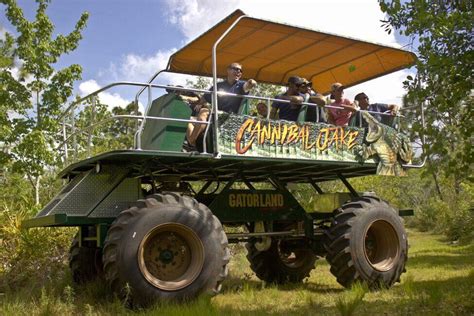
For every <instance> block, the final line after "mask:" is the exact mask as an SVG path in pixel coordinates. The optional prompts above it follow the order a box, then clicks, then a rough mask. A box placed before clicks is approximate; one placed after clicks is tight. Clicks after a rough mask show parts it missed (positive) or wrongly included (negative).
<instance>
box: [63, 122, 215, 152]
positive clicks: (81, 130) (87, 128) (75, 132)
mask: <svg viewBox="0 0 474 316" xmlns="http://www.w3.org/2000/svg"><path fill="white" fill-rule="evenodd" d="M115 119H137V120H140V119H141V120H144V119H149V120H155V121H169V122H183V123H199V124H208V123H207V122H204V121H197V120H191V119H177V118H171V117H161V116H158V117H157V116H144V115H114V116H111V117H108V118H106V119H103V120H101V121H99V122H97V123H94V124H91V125H88V126H87V127H86V128H84V129H78V130H76V131H74V132H73V133H71V134H70V135H69V136H68V137H67V138H66V139H65V140H63V142H62V143H60V145H58V146H57V147H56V150H57V149H59V148H61V146H63V145H64V144H65V143H66V142H67V141H68V140H69V139H70V138H71V137H73V136H76V135H79V134H82V133H83V132H84V131H86V130H90V129H91V128H93V127H96V126H98V125H101V124H104V123H106V122H109V121H113V120H115ZM134 147H135V148H136V144H134Z"/></svg>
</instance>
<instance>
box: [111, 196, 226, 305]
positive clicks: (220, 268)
mask: <svg viewBox="0 0 474 316" xmlns="http://www.w3.org/2000/svg"><path fill="white" fill-rule="evenodd" d="M103 261H104V271H105V277H106V280H107V281H108V283H109V284H110V285H111V287H112V289H113V290H115V292H117V293H119V294H121V295H122V296H126V297H128V298H129V299H130V300H131V303H132V304H133V305H139V306H147V305H149V304H152V303H154V302H156V301H160V300H175V301H176V300H177V301H182V300H189V299H193V298H195V297H197V296H198V295H200V294H202V293H211V294H214V293H217V292H219V290H220V287H221V283H222V281H223V280H224V278H225V277H226V275H227V267H226V265H227V263H228V261H229V251H228V248H227V237H226V235H225V233H224V231H223V228H222V225H221V223H220V222H219V220H218V219H217V218H216V217H215V216H214V215H213V214H212V213H211V211H210V210H209V209H208V208H207V207H206V206H205V205H203V204H200V203H198V202H197V201H196V200H194V199H192V198H190V197H187V196H180V195H177V194H166V195H161V194H157V195H154V196H152V197H150V198H147V199H146V200H143V201H139V202H138V203H137V205H136V206H134V207H132V208H130V209H128V210H126V211H123V212H122V213H121V214H120V215H119V216H118V217H117V219H116V220H115V221H114V223H113V224H112V225H111V227H110V229H109V232H108V234H107V238H106V241H105V246H104V256H103Z"/></svg>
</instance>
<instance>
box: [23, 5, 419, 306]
mask: <svg viewBox="0 0 474 316" xmlns="http://www.w3.org/2000/svg"><path fill="white" fill-rule="evenodd" d="M415 58H416V56H415V55H414V54H412V53H410V52H407V51H404V50H401V49H398V48H393V47H389V46H384V45H379V44H374V43H370V42H366V41H361V40H356V39H353V38H347V37H342V36H338V35H334V34H327V33H322V32H318V31H314V30H309V29H303V28H300V27H295V26H290V25H286V24H281V23H276V22H272V21H266V20H263V19H258V18H254V17H250V16H247V15H245V14H244V13H243V12H242V11H240V10H237V11H235V12H234V13H232V14H231V15H229V16H228V17H226V18H225V19H224V20H222V21H221V22H219V23H218V24H217V25H215V26H214V27H212V28H211V29H210V30H208V31H207V32H206V33H204V34H203V35H201V36H200V37H198V38H197V39H195V40H194V41H192V42H191V43H189V44H188V45H186V46H185V47H184V48H182V49H181V50H179V51H177V52H175V53H174V54H173V55H172V56H171V57H170V59H169V63H168V66H167V68H166V69H164V70H161V71H158V72H157V73H156V74H155V75H154V76H153V77H152V78H151V79H150V80H149V81H148V82H147V83H136V82H118V83H114V84H111V85H109V86H106V87H104V88H102V89H100V90H98V91H96V92H94V93H92V94H91V95H89V96H87V97H84V98H82V99H80V100H78V101H76V102H74V103H73V104H72V105H71V106H69V107H68V108H67V109H66V110H65V112H64V115H63V119H64V141H63V142H62V143H61V144H60V145H59V146H58V150H62V152H63V156H64V163H65V168H64V169H63V170H62V171H61V172H60V174H59V176H60V177H62V178H63V179H64V181H65V186H64V187H63V188H62V190H61V191H60V192H59V193H58V194H57V195H56V197H55V198H54V199H52V200H51V201H50V202H49V203H48V204H47V205H46V206H45V207H44V209H43V210H41V211H40V212H39V213H38V214H37V215H36V216H35V217H34V218H31V219H29V220H26V221H25V222H24V223H23V226H24V227H26V228H31V227H59V226H76V227H78V228H79V230H78V233H77V235H76V236H75V238H74V240H73V241H72V245H71V249H70V267H71V270H72V276H73V279H74V281H76V282H84V281H88V280H92V279H94V278H104V279H105V280H106V281H107V283H108V284H109V285H110V287H111V289H113V290H114V291H115V292H116V293H117V294H119V295H121V294H122V293H124V289H126V288H127V289H129V290H128V292H127V297H128V298H129V299H130V300H131V302H132V303H133V304H137V305H141V306H146V305H148V304H150V303H153V302H156V301H160V300H169V299H171V300H177V301H182V300H188V299H192V298H195V297H196V296H198V295H200V294H202V293H218V292H219V290H220V289H221V286H222V282H224V280H225V278H226V276H227V274H228V267H227V264H228V263H229V260H230V259H231V258H230V252H229V248H228V244H229V243H234V242H245V243H246V248H247V251H248V255H247V258H248V261H249V263H250V267H251V269H252V270H253V271H254V272H255V274H256V276H257V277H258V278H260V279H261V280H263V281H266V282H272V283H279V284H282V283H286V282H301V281H302V280H303V279H305V278H306V277H308V275H309V273H310V271H311V270H312V269H313V268H314V266H315V262H316V259H317V258H318V257H325V258H326V260H327V261H328V262H329V264H330V266H331V273H332V274H333V275H334V276H335V277H336V278H337V281H338V282H339V283H340V284H341V285H343V286H344V287H349V286H351V284H353V283H354V282H358V281H360V282H365V283H367V284H368V286H369V287H370V288H378V287H390V286H391V285H393V284H394V283H395V282H397V281H399V280H400V275H401V274H402V273H403V272H404V271H405V263H406V261H407V256H408V244H407V234H406V232H405V229H404V226H403V222H402V220H401V218H400V216H403V215H409V213H410V212H411V210H398V209H396V208H394V207H393V206H391V205H389V204H388V203H387V202H386V201H384V200H383V199H382V198H381V197H377V196H375V194H374V193H360V192H358V191H357V190H355V189H354V188H353V187H352V186H351V184H350V183H349V181H348V179H350V178H353V177H361V176H368V175H375V174H384V175H392V176H401V175H403V173H404V172H405V170H406V169H408V168H419V167H420V166H421V164H420V165H415V164H413V163H412V161H414V158H413V150H412V147H411V143H410V140H409V139H408V138H407V137H406V136H405V135H404V134H403V133H402V132H400V129H399V127H400V125H401V124H399V123H398V124H395V125H393V126H388V125H385V124H381V123H380V122H379V121H377V120H375V119H374V118H373V117H372V116H371V115H370V114H371V113H370V112H368V111H359V112H358V115H361V116H363V118H364V119H365V120H366V122H367V123H368V124H367V125H368V126H367V127H360V126H334V125H330V124H326V123H320V122H306V121H305V120H304V111H305V110H306V109H307V108H308V107H311V106H316V105H315V104H312V103H303V106H302V107H301V108H302V110H301V111H302V113H303V114H302V115H300V116H301V117H303V119H302V120H301V119H299V120H298V121H297V122H289V121H284V120H273V119H270V118H269V116H268V115H267V117H257V116H252V115H249V112H248V110H249V106H250V105H252V102H257V101H260V102H266V103H267V105H268V109H269V108H270V104H271V102H273V101H274V99H272V98H269V97H262V96H256V95H246V96H239V97H241V98H242V100H243V101H242V106H241V109H240V111H239V113H238V114H229V113H221V112H219V111H217V109H218V105H217V102H218V98H217V95H218V92H217V90H216V89H214V91H212V92H211V91H209V90H202V89H193V88H184V87H175V88H174V90H172V91H170V90H169V86H166V85H160V84H154V83H153V82H154V80H155V78H156V77H157V76H158V75H160V74H162V73H181V74H188V75H197V76H208V77H212V78H213V84H214V87H215V85H216V80H217V78H218V77H220V76H222V75H224V74H225V72H226V66H227V65H228V64H230V63H231V62H235V61H237V62H240V63H242V64H243V65H244V66H245V74H244V78H254V79H255V80H256V81H257V82H259V83H269V84H274V85H285V83H286V82H287V80H288V78H289V77H290V76H292V75H294V74H297V75H299V76H302V77H305V78H308V79H310V80H311V81H312V82H313V84H314V87H315V88H316V90H318V91H319V92H321V93H323V94H327V93H328V92H329V91H328V89H329V87H330V85H331V83H333V82H336V81H338V82H343V83H344V84H345V86H346V87H350V86H353V85H356V84H358V83H361V82H365V81H367V80H370V79H373V78H377V77H379V76H383V75H386V74H389V73H392V72H394V71H397V70H400V69H403V68H406V67H409V66H411V65H412V64H413V62H414V60H415ZM117 86H128V87H130V86H131V87H138V89H139V90H138V92H137V94H136V98H135V108H136V109H137V111H136V113H135V114H122V115H119V114H118V115H114V116H107V117H104V116H101V115H99V111H98V104H97V102H96V97H97V96H98V95H99V94H100V93H101V92H103V91H105V90H108V89H111V88H113V87H117ZM167 88H168V91H169V93H167V94H164V90H165V89H167ZM156 91H158V92H156ZM190 91H192V92H194V93H200V94H206V93H207V94H211V95H212V104H211V106H210V115H209V119H208V121H205V122H203V124H206V129H205V132H204V135H203V137H202V138H203V139H202V150H201V152H183V151H182V146H183V142H184V140H185V137H186V128H187V126H188V124H189V123H196V121H195V120H194V119H192V118H190V115H191V109H190V107H189V105H188V104H187V103H186V102H185V101H183V99H182V97H181V95H182V93H181V92H190ZM144 92H146V93H144ZM153 92H155V94H156V97H153ZM230 95H232V94H230ZM233 96H236V95H233ZM143 100H145V101H144V102H142V101H143ZM279 101H280V102H289V101H282V100H279ZM139 104H145V105H144V110H143V111H144V114H141V113H140V112H139V111H138V108H139V107H138V105H139ZM81 113H82V114H83V115H86V116H87V118H88V119H87V122H89V124H87V125H84V124H82V125H80V124H77V122H79V116H80V115H81ZM84 113H85V114H84ZM400 118H402V117H401V116H398V117H396V121H398V120H399V119H400ZM99 119H100V120H99ZM82 122H84V120H83V121H82ZM124 122H126V123H124ZM79 125H80V126H79ZM106 127H107V128H112V129H113V130H114V131H115V132H114V133H115V134H107V133H106V132H104V128H106ZM132 129H133V132H132V131H131V130H132ZM119 132H120V133H122V134H120V136H117V135H119V134H118V133H119ZM107 135H109V136H110V135H113V137H108V138H107ZM333 180H337V181H341V182H342V183H343V184H344V186H345V187H346V188H347V192H324V191H323V189H322V185H321V184H322V183H324V182H327V181H333ZM295 185H306V186H310V187H311V188H313V189H314V192H315V194H314V196H313V197H312V202H311V203H306V202H307V201H301V200H298V199H297V198H296V197H295V196H294V194H293V193H294V192H293V191H292V189H291V188H292V187H294V186H295ZM303 204H304V207H303Z"/></svg>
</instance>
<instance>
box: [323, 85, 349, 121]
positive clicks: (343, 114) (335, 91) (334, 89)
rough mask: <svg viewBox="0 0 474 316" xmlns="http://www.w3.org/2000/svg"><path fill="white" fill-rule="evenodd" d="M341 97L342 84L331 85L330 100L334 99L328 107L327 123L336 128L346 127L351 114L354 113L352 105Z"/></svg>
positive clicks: (342, 91) (342, 92) (342, 94)
mask: <svg viewBox="0 0 474 316" xmlns="http://www.w3.org/2000/svg"><path fill="white" fill-rule="evenodd" d="M343 96H344V86H343V85H342V83H339V82H336V83H333V84H332V85H331V99H334V102H332V103H331V104H330V106H331V107H328V119H329V120H328V121H329V123H331V124H334V125H337V126H347V125H348V124H349V120H350V119H351V117H352V113H354V112H355V111H356V108H355V106H354V104H353V103H352V102H351V101H349V100H348V99H345V98H343ZM333 106H334V107H338V108H334V107H333Z"/></svg>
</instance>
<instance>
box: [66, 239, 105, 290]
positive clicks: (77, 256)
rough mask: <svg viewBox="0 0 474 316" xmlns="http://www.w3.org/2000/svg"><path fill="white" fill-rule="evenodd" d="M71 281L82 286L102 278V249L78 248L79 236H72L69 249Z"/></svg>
mask: <svg viewBox="0 0 474 316" xmlns="http://www.w3.org/2000/svg"><path fill="white" fill-rule="evenodd" d="M69 267H70V269H71V274H72V280H73V281H74V282H75V283H77V284H83V283H86V282H89V281H92V280H95V279H96V278H98V277H100V276H102V274H103V271H102V249H100V248H92V247H80V246H79V234H76V236H74V239H73V240H72V244H71V248H70V249H69Z"/></svg>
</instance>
